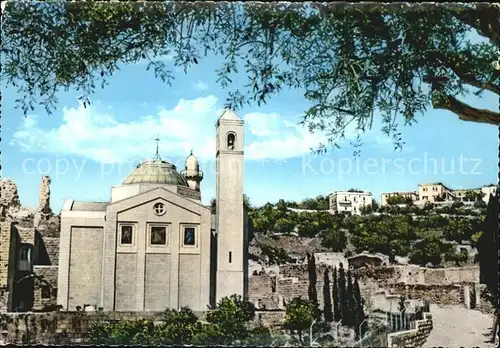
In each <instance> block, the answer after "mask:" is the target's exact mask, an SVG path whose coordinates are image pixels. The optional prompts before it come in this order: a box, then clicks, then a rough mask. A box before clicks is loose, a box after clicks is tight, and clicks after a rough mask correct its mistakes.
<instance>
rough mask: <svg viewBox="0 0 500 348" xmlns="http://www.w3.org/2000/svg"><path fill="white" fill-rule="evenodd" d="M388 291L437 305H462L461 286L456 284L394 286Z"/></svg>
mask: <svg viewBox="0 0 500 348" xmlns="http://www.w3.org/2000/svg"><path fill="white" fill-rule="evenodd" d="M388 289H389V291H390V292H391V293H392V294H396V295H402V296H405V297H406V298H412V299H424V300H428V301H429V302H430V303H435V304H438V305H462V304H463V303H464V294H463V289H462V285H458V284H457V285H442V286H436V285H418V284H415V285H404V284H394V285H392V286H390V287H389V288H388Z"/></svg>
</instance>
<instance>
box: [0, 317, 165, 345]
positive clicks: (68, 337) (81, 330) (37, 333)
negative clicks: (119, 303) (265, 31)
mask: <svg viewBox="0 0 500 348" xmlns="http://www.w3.org/2000/svg"><path fill="white" fill-rule="evenodd" d="M162 316H163V313H162V312H50V313H9V314H0V334H1V336H0V344H30V343H37V344H69V343H80V342H83V341H84V339H85V336H86V333H87V332H88V330H89V328H90V326H91V325H92V323H93V322H95V321H100V320H139V319H148V320H153V321H158V320H160V319H161V318H162Z"/></svg>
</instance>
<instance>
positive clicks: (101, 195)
mask: <svg viewBox="0 0 500 348" xmlns="http://www.w3.org/2000/svg"><path fill="white" fill-rule="evenodd" d="M164 60H165V62H166V63H167V64H173V62H172V61H171V60H170V58H169V57H165V59H164ZM219 63H220V61H219V60H218V59H216V58H214V57H212V58H208V59H204V60H201V61H200V64H199V65H198V66H195V67H193V68H192V69H190V70H189V71H188V74H184V72H183V71H182V70H181V69H177V68H175V70H174V72H175V78H176V79H175V81H174V83H173V85H172V87H169V86H168V85H167V84H165V83H162V82H161V81H160V80H157V79H155V77H154V74H153V73H152V72H150V71H146V64H143V63H138V64H135V65H127V66H123V67H122V69H121V71H118V72H117V73H116V74H115V75H114V76H113V77H112V78H111V80H110V84H109V85H108V86H107V87H106V88H105V89H104V90H100V89H99V90H98V91H97V93H96V94H95V95H94V96H93V99H92V101H93V103H92V106H91V107H90V108H87V109H85V108H84V107H83V106H82V105H80V104H79V102H78V99H77V96H78V95H77V94H76V93H73V92H67V93H64V92H61V93H60V94H59V95H58V97H59V104H58V108H57V110H56V111H55V112H54V113H53V114H52V115H47V114H46V113H45V111H44V110H43V108H38V109H35V111H34V112H33V113H32V114H30V115H29V116H28V117H26V118H24V117H23V114H22V112H21V111H20V110H18V109H15V108H14V100H15V99H17V98H18V96H17V94H16V92H15V90H14V89H13V88H11V87H9V88H7V89H6V88H5V86H2V90H3V100H2V101H3V103H2V133H3V134H2V140H3V141H2V143H1V146H2V167H3V173H2V177H7V178H12V179H14V180H15V181H16V182H17V185H18V189H19V194H20V198H21V202H22V203H23V205H26V206H31V207H36V205H37V202H38V192H39V184H40V181H41V177H42V175H50V176H51V179H52V185H51V191H52V193H51V205H52V209H53V210H54V211H55V212H59V211H60V209H61V207H62V203H63V201H64V200H65V199H68V198H71V199H75V200H89V201H107V200H109V199H110V187H111V186H114V185H119V184H120V183H121V182H122V181H123V180H124V179H125V177H126V176H127V174H128V173H129V172H130V171H132V170H133V168H134V167H135V166H136V165H137V164H138V163H139V162H140V161H142V160H145V159H149V158H151V157H152V156H153V155H154V153H155V147H156V143H155V141H154V140H153V138H154V137H155V136H156V135H157V134H159V136H160V139H161V141H160V155H161V156H162V158H163V159H167V160H169V161H171V162H173V163H174V164H176V165H177V167H178V170H182V169H183V166H184V159H185V158H186V156H187V155H189V152H190V150H191V149H192V150H193V151H194V154H195V155H196V156H197V157H198V158H199V160H200V163H201V167H202V170H203V171H204V172H205V177H204V180H203V181H202V183H201V189H202V200H203V202H204V203H207V204H208V202H209V201H210V199H211V198H212V197H214V196H215V177H214V168H215V166H214V164H215V163H214V158H215V140H214V138H215V121H216V119H217V118H218V116H219V115H220V113H221V111H222V108H223V105H224V101H225V98H226V96H227V93H228V90H224V89H222V88H221V87H220V86H219V85H218V84H217V83H216V82H215V81H216V73H215V68H214V67H216V66H220V65H219ZM245 82H246V81H242V84H244V83H245ZM466 101H467V102H469V103H471V104H472V105H475V106H479V107H482V108H489V109H493V110H495V109H497V108H498V99H497V97H496V96H494V95H486V94H485V95H484V96H483V98H482V99H478V98H477V97H471V98H470V99H467V100H466ZM307 108H308V104H307V102H306V101H305V100H304V98H303V96H302V92H301V91H284V92H282V93H281V94H280V95H278V96H275V97H273V98H272V99H271V100H270V101H269V102H268V104H267V105H262V106H260V107H258V106H257V105H253V106H245V107H244V108H243V109H242V110H239V111H238V114H239V116H240V117H242V118H243V119H244V120H245V132H246V133H245V156H246V157H245V192H246V193H247V194H248V196H249V197H250V200H251V202H252V203H253V204H256V205H261V204H264V203H266V202H268V201H270V202H275V201H277V200H278V199H280V198H283V199H285V200H297V201H298V200H302V199H304V198H307V197H315V196H317V195H326V194H328V193H330V192H333V191H337V190H347V189H349V188H357V189H362V190H366V191H371V192H372V193H373V194H374V197H375V198H376V199H377V200H380V194H381V193H382V192H390V191H396V190H415V189H417V185H418V183H423V182H432V181H442V182H443V183H445V184H447V185H448V186H450V187H452V188H468V187H478V186H481V185H485V184H489V183H496V181H497V179H496V178H497V173H498V130H497V128H496V127H494V126H490V125H484V124H475V123H470V122H463V121H460V120H459V119H458V117H457V116H456V115H454V114H452V113H450V112H447V111H442V110H441V111H437V110H432V109H430V110H429V111H428V112H427V113H426V114H425V115H423V116H418V123H416V124H414V125H412V126H409V127H402V128H401V132H402V135H403V139H404V141H405V142H406V145H405V146H404V148H403V151H398V152H395V151H394V149H393V145H392V143H391V141H390V140H389V139H387V138H386V136H384V135H383V134H382V132H381V131H380V127H379V125H377V124H376V125H375V126H374V128H373V130H372V131H369V132H368V133H366V134H364V135H363V137H362V140H363V143H364V144H363V147H362V148H361V155H360V156H359V157H358V158H354V157H353V150H354V149H353V147H352V146H350V145H349V140H351V139H354V138H355V136H356V135H357V133H356V131H355V130H354V129H350V130H348V132H347V134H346V136H347V140H346V142H345V143H344V145H343V146H342V148H341V149H340V150H339V149H333V150H331V151H329V152H328V153H327V154H326V155H322V156H314V155H311V154H310V152H309V148H310V147H314V146H316V145H318V144H319V142H321V141H322V140H323V137H322V135H321V134H309V133H308V131H307V130H306V129H304V128H301V127H300V126H298V125H297V122H298V121H299V119H300V116H301V114H302V113H303V112H304V111H305V110H306V109H307Z"/></svg>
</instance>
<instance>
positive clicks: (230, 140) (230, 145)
mask: <svg viewBox="0 0 500 348" xmlns="http://www.w3.org/2000/svg"><path fill="white" fill-rule="evenodd" d="M235 144H236V135H235V134H234V133H229V134H228V135H227V149H228V150H234V146H235Z"/></svg>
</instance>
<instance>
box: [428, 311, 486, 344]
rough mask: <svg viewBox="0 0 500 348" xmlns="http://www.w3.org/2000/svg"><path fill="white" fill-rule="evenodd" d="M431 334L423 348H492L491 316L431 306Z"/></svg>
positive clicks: (477, 312)
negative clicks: (474, 347) (489, 341)
mask: <svg viewBox="0 0 500 348" xmlns="http://www.w3.org/2000/svg"><path fill="white" fill-rule="evenodd" d="M431 314H432V320H433V326H434V328H433V329H432V332H431V334H430V336H429V338H428V339H427V342H426V343H425V345H424V347H439V346H441V347H473V346H480V347H488V348H491V347H494V344H493V343H488V342H487V341H488V340H490V339H491V327H492V325H493V316H491V315H487V314H483V313H481V312H479V311H476V310H470V309H467V308H464V307H459V306H447V307H438V306H436V305H431Z"/></svg>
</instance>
